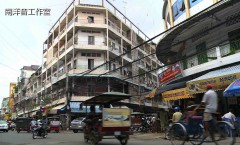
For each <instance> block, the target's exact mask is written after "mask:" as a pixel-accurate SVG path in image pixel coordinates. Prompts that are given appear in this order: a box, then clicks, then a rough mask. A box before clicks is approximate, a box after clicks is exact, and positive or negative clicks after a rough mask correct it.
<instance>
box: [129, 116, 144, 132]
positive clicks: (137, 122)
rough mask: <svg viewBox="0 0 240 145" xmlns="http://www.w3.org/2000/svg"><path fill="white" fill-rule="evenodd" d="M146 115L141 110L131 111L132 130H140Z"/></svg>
mask: <svg viewBox="0 0 240 145" xmlns="http://www.w3.org/2000/svg"><path fill="white" fill-rule="evenodd" d="M144 115H145V114H144V113H141V112H133V113H131V122H132V126H131V130H132V131H139V129H140V127H141V126H142V118H143V117H144Z"/></svg>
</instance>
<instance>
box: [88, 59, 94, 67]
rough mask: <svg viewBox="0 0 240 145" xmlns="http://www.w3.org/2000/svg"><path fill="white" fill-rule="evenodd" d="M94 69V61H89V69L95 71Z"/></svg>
mask: <svg viewBox="0 0 240 145" xmlns="http://www.w3.org/2000/svg"><path fill="white" fill-rule="evenodd" d="M93 67H94V59H88V69H93Z"/></svg>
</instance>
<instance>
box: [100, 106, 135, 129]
mask: <svg viewBox="0 0 240 145" xmlns="http://www.w3.org/2000/svg"><path fill="white" fill-rule="evenodd" d="M130 115H131V109H129V108H103V127H130V126H131V120H130Z"/></svg>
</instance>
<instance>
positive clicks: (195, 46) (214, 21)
mask: <svg viewBox="0 0 240 145" xmlns="http://www.w3.org/2000/svg"><path fill="white" fill-rule="evenodd" d="M239 6H240V3H239V2H238V1H234V0H197V1H193V0H166V1H165V3H164V6H163V16H162V18H163V20H164V24H165V28H166V30H168V31H167V32H166V35H165V36H164V37H163V39H162V40H160V42H159V43H158V46H157V57H158V59H159V60H160V61H161V62H163V63H164V64H165V65H171V64H174V63H176V62H178V63H180V64H181V68H182V78H181V79H178V80H176V81H175V82H174V81H173V82H172V83H177V82H179V81H185V82H186V85H185V87H187V89H188V91H189V93H190V94H191V95H195V96H199V95H200V96H202V93H203V92H205V91H206V90H205V85H206V84H208V83H212V84H213V85H214V89H215V90H224V89H226V87H227V86H228V85H229V84H230V83H231V82H233V81H234V80H236V79H238V78H239V77H240V76H239V75H238V73H239V72H240V69H239V68H240V67H239V65H240V64H239V61H240V58H239V54H240V53H239V52H240V47H239V46H240V45H239V40H240V39H239V38H240V37H239V36H240V35H239V32H240V23H239V21H238V19H239V10H238V7H239ZM200 76H202V77H200ZM198 77H199V78H198ZM218 94H219V96H220V101H222V103H226V100H225V99H224V98H223V95H222V91H218Z"/></svg>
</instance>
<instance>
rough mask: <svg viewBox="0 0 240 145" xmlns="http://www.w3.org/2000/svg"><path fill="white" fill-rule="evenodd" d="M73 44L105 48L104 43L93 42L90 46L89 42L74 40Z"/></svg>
mask: <svg viewBox="0 0 240 145" xmlns="http://www.w3.org/2000/svg"><path fill="white" fill-rule="evenodd" d="M74 43H75V44H79V45H95V46H106V45H105V42H104V41H96V40H95V41H94V42H93V44H90V43H89V41H83V40H79V39H77V38H76V39H75V41H74Z"/></svg>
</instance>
